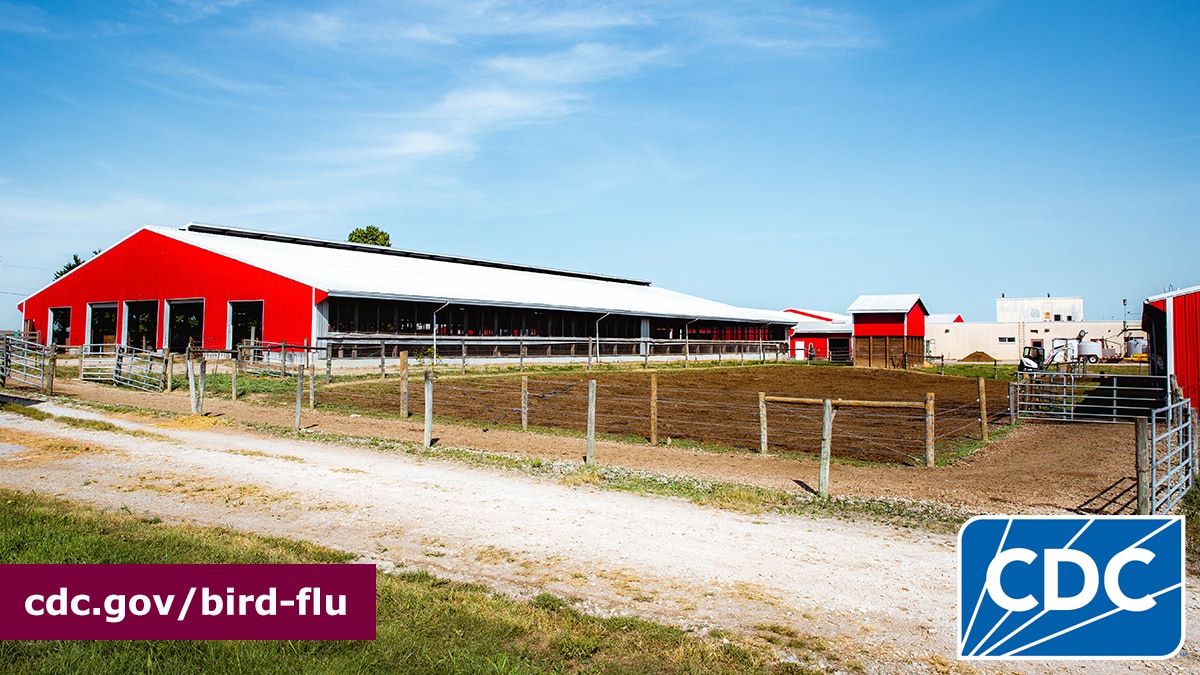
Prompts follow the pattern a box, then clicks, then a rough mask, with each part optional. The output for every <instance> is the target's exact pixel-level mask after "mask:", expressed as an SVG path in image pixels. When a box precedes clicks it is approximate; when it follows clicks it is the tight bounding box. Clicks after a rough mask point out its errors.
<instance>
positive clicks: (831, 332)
mask: <svg viewBox="0 0 1200 675" xmlns="http://www.w3.org/2000/svg"><path fill="white" fill-rule="evenodd" d="M783 311H785V312H787V313H788V314H795V315H797V320H796V325H794V326H792V327H791V328H790V329H788V342H789V345H790V347H791V353H792V358H794V359H811V360H823V361H833V362H837V363H848V362H849V361H850V339H851V337H852V335H853V330H854V329H853V326H852V325H851V323H850V317H848V316H846V315H845V314H837V313H834V312H822V311H819V310H814V309H792V308H788V309H785V310H783Z"/></svg>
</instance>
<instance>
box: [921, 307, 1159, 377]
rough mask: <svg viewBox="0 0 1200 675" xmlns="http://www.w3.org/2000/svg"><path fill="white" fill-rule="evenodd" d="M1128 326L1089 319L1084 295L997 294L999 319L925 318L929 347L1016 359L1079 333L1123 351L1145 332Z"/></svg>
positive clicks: (954, 354) (947, 353) (949, 354)
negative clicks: (1028, 348)
mask: <svg viewBox="0 0 1200 675" xmlns="http://www.w3.org/2000/svg"><path fill="white" fill-rule="evenodd" d="M1065 312H1069V313H1065ZM1056 317H1057V318H1056ZM1125 328H1126V327H1125V325H1123V323H1122V322H1121V321H1084V320H1083V298H1074V297H1072V298H1049V297H1048V298H1003V297H1002V298H997V300H996V320H995V321H963V320H962V318H961V317H960V316H958V315H940V314H930V315H929V316H928V317H926V319H925V337H926V345H927V351H928V353H929V354H932V355H936V356H944V357H945V358H947V359H953V360H958V359H961V358H963V357H966V356H969V355H971V354H973V353H975V352H983V353H984V354H987V355H988V356H991V357H992V358H994V359H997V360H999V361H1016V360H1017V359H1019V358H1021V353H1022V351H1023V350H1024V349H1025V347H1042V348H1043V349H1046V350H1050V349H1052V348H1053V347H1054V346H1055V345H1056V344H1061V342H1062V341H1065V340H1075V339H1078V338H1079V335H1080V333H1083V334H1084V339H1085V340H1086V341H1089V342H1099V343H1101V353H1105V354H1109V353H1111V354H1112V355H1113V357H1121V356H1124V355H1125V352H1126V349H1125V342H1126V340H1127V339H1129V338H1131V337H1135V336H1137V335H1140V331H1136V330H1135V331H1129V330H1126V329H1125Z"/></svg>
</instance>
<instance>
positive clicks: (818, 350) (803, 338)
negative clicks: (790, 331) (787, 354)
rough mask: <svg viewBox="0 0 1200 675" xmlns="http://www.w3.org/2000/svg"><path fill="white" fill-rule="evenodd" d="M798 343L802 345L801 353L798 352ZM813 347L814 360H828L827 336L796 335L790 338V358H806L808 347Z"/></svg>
mask: <svg viewBox="0 0 1200 675" xmlns="http://www.w3.org/2000/svg"><path fill="white" fill-rule="evenodd" d="M800 343H804V349H803V352H801V351H800ZM809 345H812V346H813V349H814V350H815V351H814V353H813V358H814V359H827V358H829V336H828V335H805V334H803V333H796V334H794V335H792V337H791V350H792V358H793V359H794V358H796V357H797V356H799V357H800V358H802V359H806V358H808V347H809Z"/></svg>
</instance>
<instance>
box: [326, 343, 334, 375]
mask: <svg viewBox="0 0 1200 675" xmlns="http://www.w3.org/2000/svg"><path fill="white" fill-rule="evenodd" d="M330 382H333V343H331V342H326V343H325V384H329V383H330Z"/></svg>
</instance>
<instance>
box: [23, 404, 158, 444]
mask: <svg viewBox="0 0 1200 675" xmlns="http://www.w3.org/2000/svg"><path fill="white" fill-rule="evenodd" d="M0 411H3V412H7V413H15V414H17V415H22V416H24V417H28V418H30V419H35V420H39V421H44V420H52V421H54V422H58V423H60V424H65V425H67V426H69V427H75V428H76V429H88V430H90V431H107V432H110V433H115V434H127V435H129V436H137V437H140V438H154V439H158V440H170V439H168V438H167V437H166V436H162V435H160V434H153V433H150V432H147V431H140V430H136V429H126V428H125V427H122V426H118V425H116V424H113V423H112V422H106V421H104V420H88V419H83V418H81V417H65V416H61V415H52V414H50V413H48V412H46V411H44V410H39V409H37V408H34V407H31V406H23V405H17V404H15V403H5V404H3V405H0Z"/></svg>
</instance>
